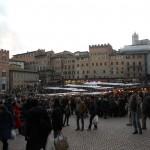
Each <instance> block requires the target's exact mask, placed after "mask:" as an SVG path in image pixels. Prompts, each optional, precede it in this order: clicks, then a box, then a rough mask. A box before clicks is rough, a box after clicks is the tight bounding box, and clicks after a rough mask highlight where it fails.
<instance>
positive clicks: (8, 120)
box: [0, 93, 150, 150]
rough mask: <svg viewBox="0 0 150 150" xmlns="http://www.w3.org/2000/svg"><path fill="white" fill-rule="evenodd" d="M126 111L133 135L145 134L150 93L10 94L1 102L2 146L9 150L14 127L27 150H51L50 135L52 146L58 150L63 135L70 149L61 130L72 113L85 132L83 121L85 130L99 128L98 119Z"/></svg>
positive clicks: (0, 127) (78, 126)
mask: <svg viewBox="0 0 150 150" xmlns="http://www.w3.org/2000/svg"><path fill="white" fill-rule="evenodd" d="M127 114H128V117H129V122H128V124H127V125H130V126H132V128H133V134H142V133H143V132H142V130H145V129H147V126H146V119H147V118H148V117H149V116H150V96H149V95H148V94H145V95H144V94H142V93H129V94H124V95H117V96H114V95H112V94H109V95H102V96H93V95H92V96H82V95H81V96H79V95H77V96H64V97H58V96H55V97H48V96H43V95H42V96H39V95H32V96H18V97H10V96H9V97H8V96H7V97H4V98H3V99H1V101H0V141H1V143H0V146H2V147H3V150H9V145H8V140H9V139H12V138H13V137H12V130H14V129H15V131H18V134H21V135H23V136H24V137H25V140H26V150H41V149H43V150H48V149H47V146H46V145H47V139H48V137H50V136H49V135H51V137H53V139H54V142H53V144H54V146H53V148H55V149H56V150H57V149H59V146H60V145H59V146H58V144H57V142H58V140H59V137H61V138H64V145H65V147H66V149H67V148H68V143H67V140H66V138H65V136H64V135H63V134H62V130H63V128H64V127H65V128H67V127H68V126H71V124H70V122H69V118H70V116H71V115H74V116H75V119H76V129H75V131H81V132H83V131H85V129H86V128H85V123H84V121H85V119H88V120H89V124H88V128H87V129H86V130H87V131H90V132H92V129H93V130H98V129H99V128H98V120H99V118H103V119H109V118H110V117H119V118H120V117H124V116H126V115H127ZM101 123H102V122H101ZM68 138H69V137H68ZM56 139H57V140H56ZM65 142H66V143H65ZM59 144H60V143H59Z"/></svg>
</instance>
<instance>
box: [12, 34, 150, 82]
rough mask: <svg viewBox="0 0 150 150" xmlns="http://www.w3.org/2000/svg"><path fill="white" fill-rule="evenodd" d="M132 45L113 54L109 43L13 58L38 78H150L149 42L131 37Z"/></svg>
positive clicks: (41, 51)
mask: <svg viewBox="0 0 150 150" xmlns="http://www.w3.org/2000/svg"><path fill="white" fill-rule="evenodd" d="M132 38H133V39H132V41H133V44H132V45H129V46H125V47H124V48H123V49H120V50H119V51H115V50H114V49H113V48H112V46H111V45H110V44H102V45H90V46H89V51H84V52H80V51H77V52H75V53H72V52H69V51H63V52H60V53H54V52H53V51H48V52H45V50H37V51H34V52H28V53H24V54H18V55H15V56H14V58H13V59H16V58H17V60H18V59H19V60H22V61H25V62H26V64H25V68H26V69H30V70H34V71H39V73H40V72H41V73H40V79H41V80H42V81H43V80H44V81H45V83H46V82H50V80H62V79H63V80H78V79H84V80H87V79H92V80H93V79H140V80H143V79H144V78H145V77H147V75H148V74H149V75H150V69H149V68H150V67H149V66H150V61H149V60H150V59H149V58H150V41H149V40H139V39H138V35H136V34H134V35H133V37H132Z"/></svg>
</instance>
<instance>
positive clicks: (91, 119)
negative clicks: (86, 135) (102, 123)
mask: <svg viewBox="0 0 150 150" xmlns="http://www.w3.org/2000/svg"><path fill="white" fill-rule="evenodd" d="M94 117H95V114H93V115H90V124H89V129H91V126H92V121H93V118H94Z"/></svg>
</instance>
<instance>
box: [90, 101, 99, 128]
mask: <svg viewBox="0 0 150 150" xmlns="http://www.w3.org/2000/svg"><path fill="white" fill-rule="evenodd" d="M89 114H90V123H89V127H88V130H91V126H92V121H93V119H94V117H95V115H97V104H96V101H95V100H94V99H92V100H91V101H90V106H89ZM94 129H97V125H96V124H94Z"/></svg>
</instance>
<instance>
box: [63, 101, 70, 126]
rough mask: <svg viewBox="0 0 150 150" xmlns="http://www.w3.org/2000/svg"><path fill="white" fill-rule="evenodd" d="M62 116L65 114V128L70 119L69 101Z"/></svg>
mask: <svg viewBox="0 0 150 150" xmlns="http://www.w3.org/2000/svg"><path fill="white" fill-rule="evenodd" d="M64 114H65V118H64V124H63V125H64V126H65V124H66V125H67V126H69V118H70V115H71V105H70V101H68V102H67V104H66V106H65V109H64Z"/></svg>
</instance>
